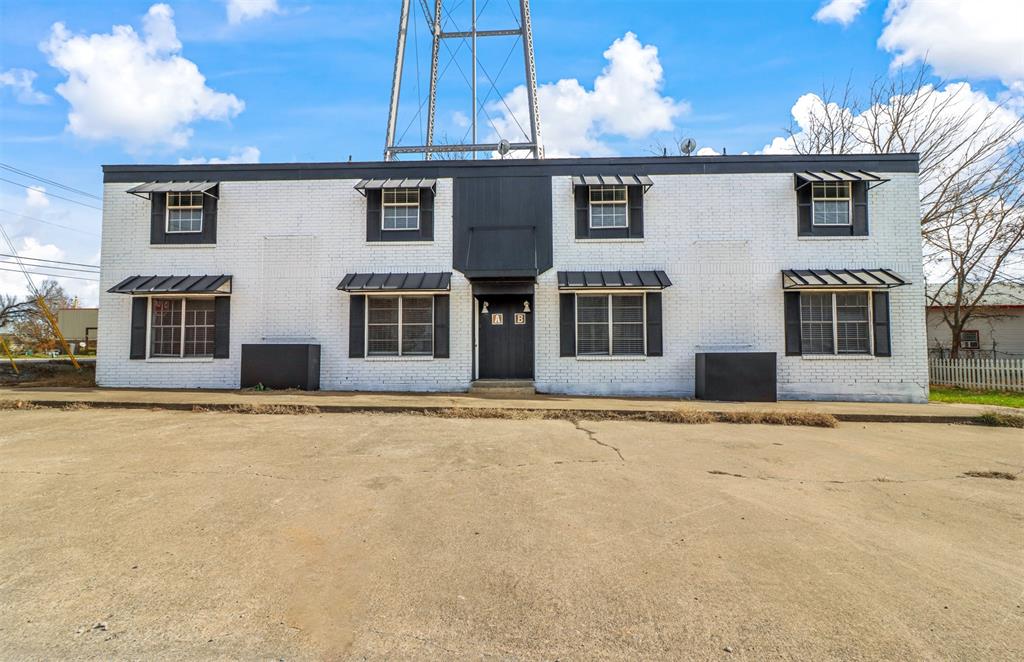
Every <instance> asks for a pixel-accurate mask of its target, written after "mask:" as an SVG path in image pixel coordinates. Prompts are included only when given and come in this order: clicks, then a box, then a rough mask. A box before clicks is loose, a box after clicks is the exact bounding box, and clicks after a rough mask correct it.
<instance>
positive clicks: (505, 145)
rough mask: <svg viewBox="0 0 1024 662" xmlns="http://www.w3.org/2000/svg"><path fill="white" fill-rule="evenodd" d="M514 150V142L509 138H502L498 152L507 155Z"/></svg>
mask: <svg viewBox="0 0 1024 662" xmlns="http://www.w3.org/2000/svg"><path fill="white" fill-rule="evenodd" d="M511 151H512V143H510V142H509V141H507V140H502V141H501V142H499V143H498V154H501V155H502V156H505V155H506V154H508V153H509V152H511Z"/></svg>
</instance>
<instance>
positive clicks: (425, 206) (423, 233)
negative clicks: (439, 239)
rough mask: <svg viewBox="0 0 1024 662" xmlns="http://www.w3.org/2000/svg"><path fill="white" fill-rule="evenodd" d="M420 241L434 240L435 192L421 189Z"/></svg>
mask: <svg viewBox="0 0 1024 662" xmlns="http://www.w3.org/2000/svg"><path fill="white" fill-rule="evenodd" d="M419 238H420V239H422V240H423V241H433V240H434V190H433V189H429V188H425V189H420V237H419Z"/></svg>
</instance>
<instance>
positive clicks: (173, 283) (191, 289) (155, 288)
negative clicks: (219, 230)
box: [107, 275, 231, 294]
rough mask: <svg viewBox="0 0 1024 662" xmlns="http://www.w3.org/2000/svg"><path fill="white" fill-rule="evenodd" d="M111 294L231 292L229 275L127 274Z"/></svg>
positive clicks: (111, 290)
mask: <svg viewBox="0 0 1024 662" xmlns="http://www.w3.org/2000/svg"><path fill="white" fill-rule="evenodd" d="M107 292H111V293H113V294H231V276H225V275H220V276H129V277H128V278H125V279H124V280H122V281H121V282H120V283H118V284H117V285H115V286H113V287H112V288H110V289H109V290H107Z"/></svg>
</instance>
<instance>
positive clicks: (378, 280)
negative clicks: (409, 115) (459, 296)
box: [338, 271, 452, 292]
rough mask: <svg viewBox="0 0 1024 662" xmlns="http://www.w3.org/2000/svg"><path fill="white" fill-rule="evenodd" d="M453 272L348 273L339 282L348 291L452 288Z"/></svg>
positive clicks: (402, 290) (407, 290)
mask: <svg viewBox="0 0 1024 662" xmlns="http://www.w3.org/2000/svg"><path fill="white" fill-rule="evenodd" d="M451 284H452V272H450V271H444V272H437V273H418V274H346V276H345V278H344V279H343V280H342V281H341V283H339V284H338V289H339V290H344V291H346V292H391V291H393V292H415V291H431V292H436V291H438V290H450V289H451Z"/></svg>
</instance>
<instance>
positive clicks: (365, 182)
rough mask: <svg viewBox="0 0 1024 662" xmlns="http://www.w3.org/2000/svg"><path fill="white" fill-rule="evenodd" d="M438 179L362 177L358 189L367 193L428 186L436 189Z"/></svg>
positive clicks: (357, 185)
mask: <svg viewBox="0 0 1024 662" xmlns="http://www.w3.org/2000/svg"><path fill="white" fill-rule="evenodd" d="M436 185H437V180H436V179H361V180H359V183H357V184H356V187H355V188H356V190H357V191H359V192H360V193H362V194H363V195H366V192H367V191H380V190H383V189H396V188H428V189H430V190H434V187H435V186H436Z"/></svg>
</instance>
